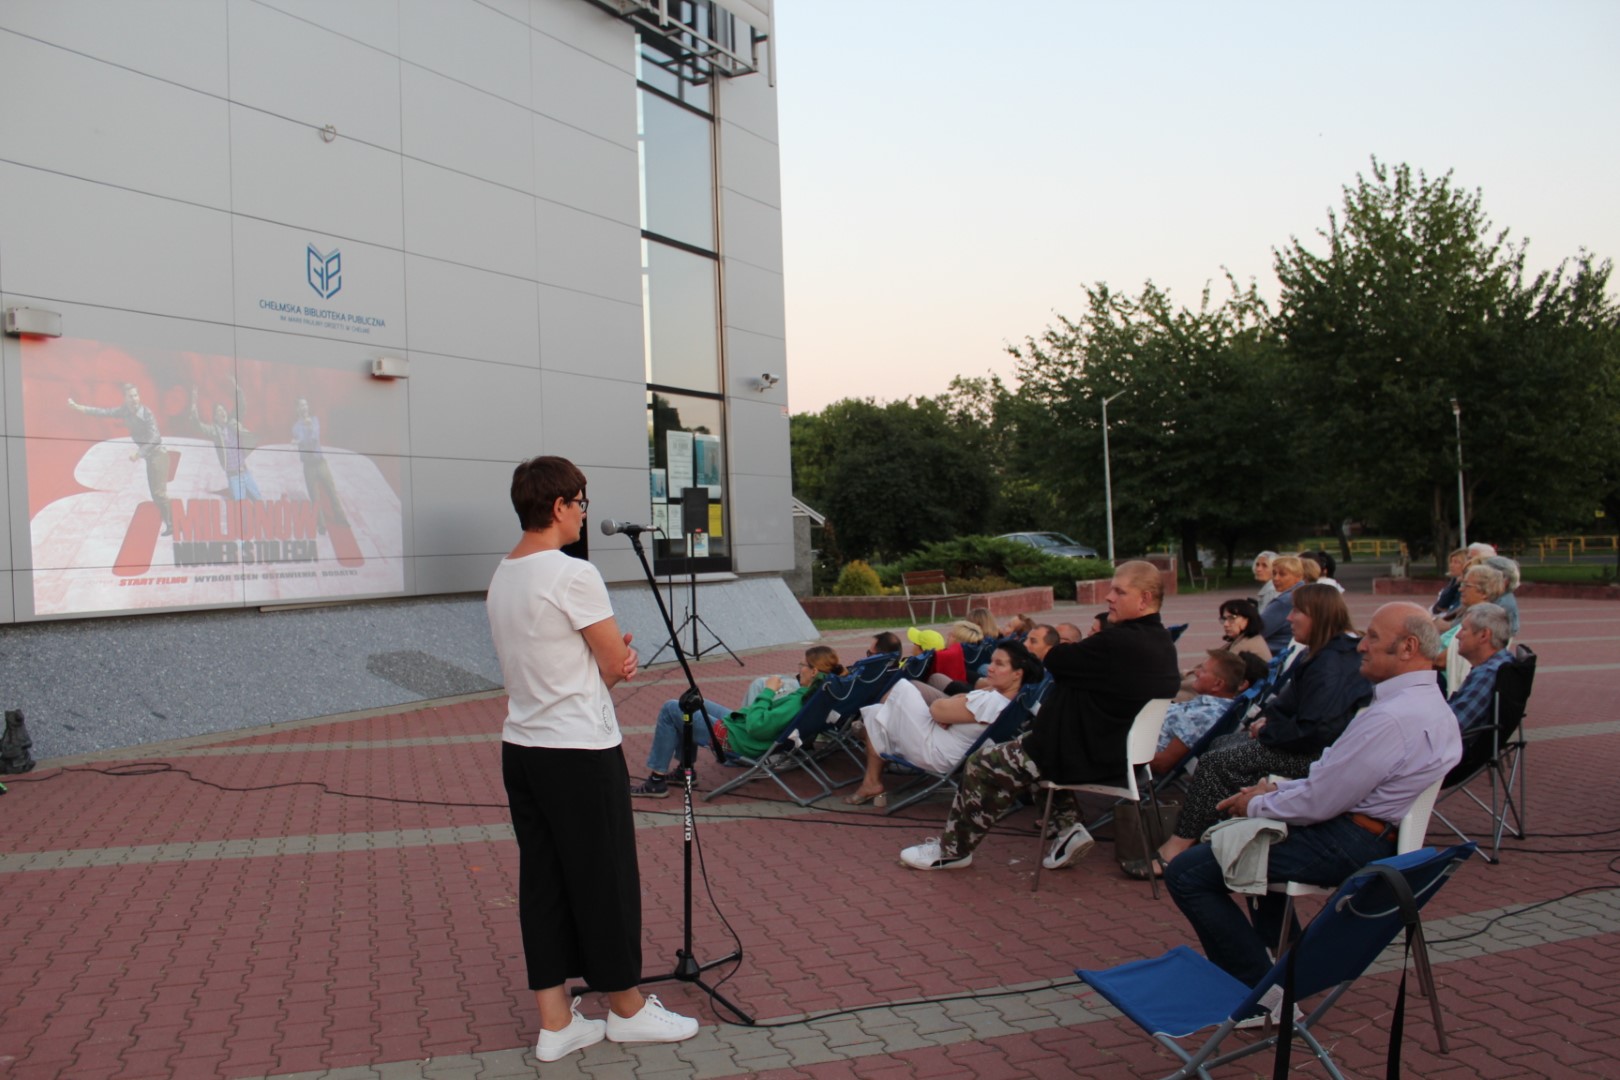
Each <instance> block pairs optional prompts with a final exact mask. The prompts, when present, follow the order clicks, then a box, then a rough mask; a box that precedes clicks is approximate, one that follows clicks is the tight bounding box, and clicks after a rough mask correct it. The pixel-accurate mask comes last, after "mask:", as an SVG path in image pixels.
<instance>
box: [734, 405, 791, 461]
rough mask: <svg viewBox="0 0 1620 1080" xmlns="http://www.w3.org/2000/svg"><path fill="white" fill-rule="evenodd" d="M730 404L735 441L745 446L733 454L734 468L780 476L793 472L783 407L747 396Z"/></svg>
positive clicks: (786, 420)
mask: <svg viewBox="0 0 1620 1080" xmlns="http://www.w3.org/2000/svg"><path fill="white" fill-rule="evenodd" d="M756 397H757V395H756ZM727 404H728V405H729V406H730V407H731V441H732V444H733V445H734V446H736V447H739V448H741V449H740V450H739V452H738V453H735V454H733V455H732V456H731V460H730V464H731V471H732V472H733V473H748V474H750V475H753V476H773V477H777V478H778V479H780V478H783V477H790V476H792V472H793V470H792V462H791V460H790V455H789V453H788V418H787V416H786V414H785V411H784V409H783V407H782V406H781V405H776V404H772V403H770V402H767V401H758V400H754V401H749V400H747V399H745V398H732V399H731V400H730V401H729V402H728V403H727Z"/></svg>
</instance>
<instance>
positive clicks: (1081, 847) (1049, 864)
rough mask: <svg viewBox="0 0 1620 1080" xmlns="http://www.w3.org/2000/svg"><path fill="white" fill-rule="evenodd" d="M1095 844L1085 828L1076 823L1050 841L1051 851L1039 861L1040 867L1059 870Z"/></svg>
mask: <svg viewBox="0 0 1620 1080" xmlns="http://www.w3.org/2000/svg"><path fill="white" fill-rule="evenodd" d="M1096 844H1097V841H1095V840H1093V839H1092V837H1091V834H1090V833H1089V832H1087V831H1086V827H1085V826H1084V825H1082V824H1080V823H1079V822H1078V821H1077V822H1075V823H1074V824H1073V825H1070V826H1069V827H1068V828H1067V829H1064V830H1063V831H1062V832H1060V833H1058V835H1057V839H1056V840H1054V841H1052V849H1051V850H1050V851H1048V852H1047V853H1046V856H1045V857H1044V858H1043V859H1041V866H1043V867H1045V868H1046V869H1048V870H1061V869H1062V868H1063V867H1065V866H1068V865H1069V864H1070V863H1072V862H1074V861H1075V860H1076V859H1078V858H1080V857H1081V856H1082V855H1084V854H1085V853H1086V852H1088V851H1090V850H1091V849H1092V848H1093V847H1095V846H1096Z"/></svg>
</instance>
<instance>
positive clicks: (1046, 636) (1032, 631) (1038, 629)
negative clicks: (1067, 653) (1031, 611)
mask: <svg viewBox="0 0 1620 1080" xmlns="http://www.w3.org/2000/svg"><path fill="white" fill-rule="evenodd" d="M1030 638H1038V639H1039V640H1040V641H1041V643H1042V644H1044V645H1045V646H1046V647H1047V648H1048V649H1054V648H1056V647H1057V646H1059V645H1061V644H1063V639H1062V638H1061V637H1059V636H1058V632H1057V631H1056V630H1055V629H1053V628H1052V627H1050V626H1048V625H1047V624H1046V623H1036V624H1035V625H1034V626H1031V627H1030V628H1029V636H1028V637H1026V638H1025V639H1024V640H1025V641H1028V640H1029V639H1030Z"/></svg>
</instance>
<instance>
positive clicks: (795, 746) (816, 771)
mask: <svg viewBox="0 0 1620 1080" xmlns="http://www.w3.org/2000/svg"><path fill="white" fill-rule="evenodd" d="M846 680H850V676H849V675H840V676H839V677H838V678H836V679H828V680H826V681H825V682H823V683H822V684H821V685H820V686H819V687H817V688H816V692H815V693H813V694H811V695H810V696H809V697H807V698H806V699H805V702H804V705H802V706H801V707H800V708H799V711H798V713H797V714H796V715H795V716H794V717H793V720H792V721H791V722H790V723H789V724H788V726H787V727H786V728H784V729H782V734H781V735H779V736H778V737H777V740H776V743H775V745H773V746H772V747H771V749H770V750H768V751H766V752H765V753H764V754H763V755H762V756H760V757H757V758H750V757H745V756H743V755H742V754H733V755H731V757H730V759H729V762H728V763H738V764H741V765H742V766H744V770H743V772H742V774H741V775H740V776H735V777H733V778H732V779H730V780H727V781H726V782H725V783H724V784H721V785H720V786H719V787H717V788H715V789H714V790H713V791H710V792H706V793H705V794H704V796H703V800H704V801H705V802H708V801H711V800H713V799H715V798H717V797H719V796H721V795H725V794H727V793H728V792H731V791H735V790H736V789H737V788H739V787H741V786H742V785H744V784H746V783H749V782H750V781H753V780H759V779H763V778H767V777H768V778H769V779H770V780H772V781H774V782H775V784H776V786H777V787H779V788H781V789H782V790H783V791H784V792H786V793H787V796H788V798H790V799H792V800H793V801H794V802H796V803H798V804H799V805H800V806H809V805H810V804H811V803H813V802H815V801H816V800H817V799H821V798H825V797H826V796H828V795H831V794H832V793H833V791H834V790H836V788H837V787H838V786H842V785H835V784H834V782H833V779H832V778H831V777H830V776H828V775H827V773H826V772H825V771H824V770H823V769H822V768H821V766H820V765H819V764H817V762H816V759H815V754H814V753H813V751H812V747H813V746H814V744H815V741H816V739H817V738H818V737H819V736H821V735H822V734H823V733H824V732H825V731H826V730H827V729H828V727H829V726H830V724H831V723H832V720H833V718H834V717H835V716H836V713H835V712H834V710H835V709H836V708H837V705H838V701H837V699H836V698H835V697H834V696H833V687H834V684H836V683H840V682H844V681H846ZM794 771H799V772H802V774H803V775H805V776H808V777H809V778H810V782H811V783H812V784H814V785H815V786H816V788H817V789H818V790H817V791H815V792H814V793H812V794H809V795H800V794H799V793H798V792H796V791H794V790H793V788H792V786H791V785H789V784H788V782H787V780H786V779H785V776H784V774H787V773H790V772H794ZM846 783H848V781H846Z"/></svg>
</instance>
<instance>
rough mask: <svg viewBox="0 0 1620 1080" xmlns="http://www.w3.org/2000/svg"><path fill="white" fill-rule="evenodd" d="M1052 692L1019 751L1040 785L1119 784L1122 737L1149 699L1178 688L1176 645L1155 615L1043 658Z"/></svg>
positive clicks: (1110, 628) (1115, 626)
mask: <svg viewBox="0 0 1620 1080" xmlns="http://www.w3.org/2000/svg"><path fill="white" fill-rule="evenodd" d="M1045 662H1046V670H1047V671H1049V672H1051V673H1052V689H1051V691H1050V692H1048V694H1047V696H1046V703H1045V704H1044V705H1042V706H1041V711H1040V713H1039V714H1038V715H1037V716H1036V717H1035V723H1034V725H1033V727H1031V729H1030V732H1029V734H1028V735H1026V736H1024V750H1025V751H1026V752H1027V753H1028V754H1029V756H1030V757H1031V758H1033V759H1034V761H1035V765H1036V767H1037V768H1039V769H1040V770H1041V778H1042V779H1043V780H1053V781H1056V782H1057V783H1060V784H1087V783H1095V782H1099V781H1100V782H1104V783H1107V782H1118V781H1120V780H1123V779H1124V777H1125V769H1126V762H1125V736H1126V734H1127V733H1128V732H1129V731H1130V730H1131V721H1133V720H1135V719H1136V714H1137V713H1138V712H1140V711H1141V710H1142V706H1143V705H1146V704H1147V703H1148V702H1149V701H1151V700H1152V699H1154V698H1170V697H1175V696H1176V692H1177V691H1179V690H1180V689H1181V671H1180V664H1179V663H1178V662H1177V659H1176V645H1175V642H1173V641H1171V640H1170V633H1169V631H1167V630H1166V629H1165V628H1164V622H1163V620H1161V619H1160V618H1159V615H1158V613H1157V612H1154V613H1153V614H1151V615H1144V616H1142V618H1140V619H1131V620H1130V621H1128V622H1119V623H1110V624H1109V626H1108V629H1106V630H1104V631H1103V632H1102V633H1100V634H1093V635H1092V636H1091V637H1088V638H1086V639H1085V640H1084V641H1079V642H1075V643H1072V644H1066V645H1054V646H1053V647H1052V650H1051V651H1050V652H1048V653H1047V654H1046V661H1045Z"/></svg>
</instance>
